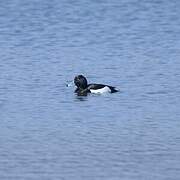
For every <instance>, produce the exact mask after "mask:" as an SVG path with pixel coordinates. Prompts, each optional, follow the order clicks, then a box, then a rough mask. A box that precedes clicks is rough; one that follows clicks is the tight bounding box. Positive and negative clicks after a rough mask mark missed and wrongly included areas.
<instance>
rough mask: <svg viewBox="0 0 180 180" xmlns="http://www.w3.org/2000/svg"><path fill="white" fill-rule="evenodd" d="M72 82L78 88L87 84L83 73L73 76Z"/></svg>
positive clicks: (85, 86)
mask: <svg viewBox="0 0 180 180" xmlns="http://www.w3.org/2000/svg"><path fill="white" fill-rule="evenodd" d="M74 84H75V85H76V86H77V87H78V88H80V89H86V88H87V86H88V83H87V80H86V78H85V77H84V76H83V75H78V76H76V77H75V78H74Z"/></svg>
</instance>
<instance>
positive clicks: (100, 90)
mask: <svg viewBox="0 0 180 180" xmlns="http://www.w3.org/2000/svg"><path fill="white" fill-rule="evenodd" d="M90 91H91V93H96V94H97V93H98V94H101V93H107V92H111V89H110V88H109V87H107V86H105V87H103V88H101V89H96V90H95V89H90Z"/></svg>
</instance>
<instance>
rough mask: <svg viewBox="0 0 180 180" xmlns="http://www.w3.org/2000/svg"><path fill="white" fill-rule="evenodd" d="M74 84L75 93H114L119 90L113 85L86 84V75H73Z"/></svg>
mask: <svg viewBox="0 0 180 180" xmlns="http://www.w3.org/2000/svg"><path fill="white" fill-rule="evenodd" d="M74 84H75V85H76V87H77V88H76V90H75V93H77V94H78V95H87V94H88V93H93V94H102V93H115V92H118V91H119V90H118V89H116V88H115V87H113V86H109V85H105V84H88V81H87V79H86V77H84V76H83V75H77V76H75V78H74Z"/></svg>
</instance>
